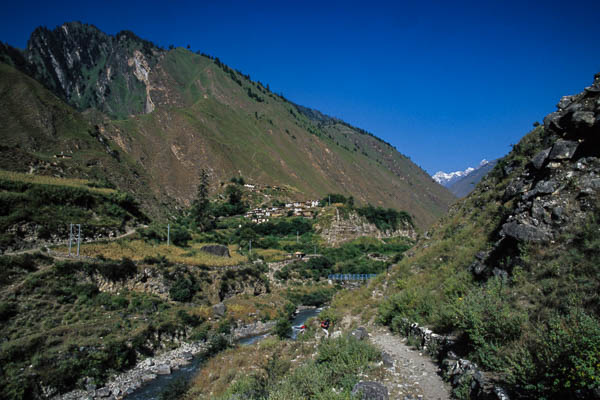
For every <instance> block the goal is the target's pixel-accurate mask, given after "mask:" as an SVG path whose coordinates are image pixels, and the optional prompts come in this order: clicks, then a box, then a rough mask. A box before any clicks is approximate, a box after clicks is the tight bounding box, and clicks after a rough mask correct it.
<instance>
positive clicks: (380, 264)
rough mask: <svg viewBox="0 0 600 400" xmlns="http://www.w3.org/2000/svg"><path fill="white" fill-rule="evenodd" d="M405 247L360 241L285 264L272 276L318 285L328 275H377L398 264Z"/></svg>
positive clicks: (405, 243)
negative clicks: (317, 282) (310, 281)
mask: <svg viewBox="0 0 600 400" xmlns="http://www.w3.org/2000/svg"><path fill="white" fill-rule="evenodd" d="M307 247H309V246H307ZM409 247H410V243H409V242H408V241H406V240H404V239H393V240H387V242H385V241H384V242H381V241H378V240H376V239H369V238H362V239H358V240H355V241H352V242H348V243H344V244H343V245H341V246H340V247H336V248H319V252H320V253H321V255H319V256H318V257H311V258H309V259H308V260H300V261H297V262H294V263H291V264H288V265H286V266H285V267H283V268H282V269H281V270H279V271H277V272H275V274H274V276H275V278H277V279H280V280H284V281H287V280H288V279H303V280H306V279H310V280H314V281H318V280H320V279H323V278H326V277H327V276H328V275H330V274H378V273H380V272H383V271H385V270H386V268H388V267H389V266H390V265H392V264H393V263H395V262H397V261H399V260H400V259H401V258H402V253H403V252H404V251H406V250H408V248H409Z"/></svg>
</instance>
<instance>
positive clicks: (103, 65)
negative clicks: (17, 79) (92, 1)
mask: <svg viewBox="0 0 600 400" xmlns="http://www.w3.org/2000/svg"><path fill="white" fill-rule="evenodd" d="M0 53H2V54H3V58H5V59H8V60H10V61H11V64H13V65H15V66H17V67H18V68H19V69H20V70H22V71H24V72H26V73H27V74H29V75H30V76H32V77H33V78H35V79H36V80H38V81H39V82H41V83H43V84H44V85H45V86H46V87H47V88H49V89H50V90H52V91H53V92H54V93H55V94H57V95H58V96H59V97H61V98H63V99H64V100H65V101H66V102H67V103H69V104H70V105H72V106H74V107H76V108H78V109H80V110H84V109H88V108H96V109H99V110H101V111H104V112H106V113H107V114H109V115H111V116H113V117H121V118H122V117H126V116H128V115H130V114H142V113H149V112H152V111H153V110H154V103H153V101H152V98H151V97H150V89H151V85H150V81H149V75H150V73H151V71H152V68H153V67H154V66H155V65H156V63H157V62H158V61H159V60H160V58H161V56H162V55H163V54H164V51H163V50H160V49H159V48H157V47H156V46H154V45H153V44H152V43H150V42H148V41H145V40H143V39H140V38H139V37H137V36H136V35H135V34H133V33H132V32H129V31H122V32H119V33H118V34H117V35H115V36H111V35H107V34H105V33H104V32H102V31H100V30H99V29H97V28H96V27H95V26H93V25H87V24H82V23H79V22H70V23H65V24H63V25H61V26H60V27H57V28H56V29H54V30H49V29H47V28H44V27H40V28H37V29H36V30H35V31H34V32H33V33H32V35H31V37H30V39H29V42H28V43H27V48H26V49H25V51H24V52H23V53H20V52H19V51H17V50H16V49H12V48H10V47H8V46H4V48H3V49H0Z"/></svg>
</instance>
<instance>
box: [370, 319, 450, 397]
mask: <svg viewBox="0 0 600 400" xmlns="http://www.w3.org/2000/svg"><path fill="white" fill-rule="evenodd" d="M370 340H371V341H372V342H373V344H375V346H377V347H378V348H379V349H381V351H382V352H384V353H386V354H387V355H388V356H389V357H387V356H384V365H386V366H387V367H388V369H389V370H390V372H391V373H390V374H389V376H390V377H389V380H387V381H386V382H383V383H384V384H385V385H386V386H387V387H388V390H389V394H390V399H400V400H404V399H415V400H417V399H424V400H450V399H451V398H452V397H451V395H450V393H451V389H450V386H449V385H448V384H447V383H446V382H444V381H443V380H442V378H441V377H440V376H439V375H438V371H439V368H438V367H437V366H436V365H435V364H434V362H433V361H432V360H431V359H430V358H429V357H428V356H427V355H425V354H423V353H422V352H420V351H419V350H414V349H412V348H411V347H410V346H408V345H407V344H406V339H403V338H401V337H399V336H395V335H392V334H391V333H390V332H388V331H386V330H383V329H378V330H376V331H373V332H372V333H371V335H370ZM390 364H391V365H390Z"/></svg>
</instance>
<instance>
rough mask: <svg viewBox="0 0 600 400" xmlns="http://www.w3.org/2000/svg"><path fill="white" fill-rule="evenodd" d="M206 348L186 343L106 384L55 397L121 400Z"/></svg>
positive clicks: (139, 364) (198, 343)
mask: <svg viewBox="0 0 600 400" xmlns="http://www.w3.org/2000/svg"><path fill="white" fill-rule="evenodd" d="M204 350H206V344H205V343H204V342H195V343H183V344H182V345H181V346H180V347H178V348H177V349H175V350H171V351H168V352H165V353H162V354H160V355H157V356H155V357H150V358H147V359H145V360H143V361H140V362H139V363H138V364H137V365H136V366H135V367H133V368H132V369H130V370H129V371H126V372H124V373H122V374H120V375H117V376H116V377H114V378H113V379H111V380H110V381H109V382H108V383H107V384H106V385H105V386H102V387H96V385H94V384H92V383H90V384H88V385H87V386H86V390H74V391H72V392H69V393H66V394H63V395H61V396H55V397H54V398H53V399H54V400H76V399H89V400H97V399H102V400H113V399H114V400H116V399H122V398H124V397H125V396H127V395H129V394H132V393H133V392H135V391H136V390H137V389H139V388H140V387H142V385H144V383H146V382H150V381H152V380H154V379H155V378H156V377H157V376H158V375H168V374H170V373H171V372H172V371H174V370H177V369H179V368H181V367H182V366H185V365H188V364H190V363H191V362H192V360H193V358H194V356H196V355H197V354H199V353H201V352H203V351H204Z"/></svg>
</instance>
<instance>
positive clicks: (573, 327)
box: [511, 309, 600, 399]
mask: <svg viewBox="0 0 600 400" xmlns="http://www.w3.org/2000/svg"><path fill="white" fill-rule="evenodd" d="M511 363H512V365H511V367H512V368H511V371H512V376H511V378H512V381H513V383H516V384H517V385H518V386H519V387H520V388H522V389H523V390H524V391H525V392H529V393H531V394H532V395H534V396H535V397H538V398H556V399H571V398H576V397H577V398H593V395H592V391H593V390H594V389H596V390H598V389H599V388H600V321H598V319H597V318H594V317H592V316H590V315H589V314H587V313H585V312H583V311H582V310H579V309H574V310H571V311H570V312H569V313H568V314H567V315H554V316H553V317H552V318H550V320H549V321H548V322H547V323H545V324H543V326H541V327H540V328H538V330H537V332H536V335H535V337H534V338H533V339H532V341H531V342H530V343H529V345H528V348H527V349H524V350H522V351H520V352H519V353H518V354H515V355H513V356H511Z"/></svg>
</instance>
